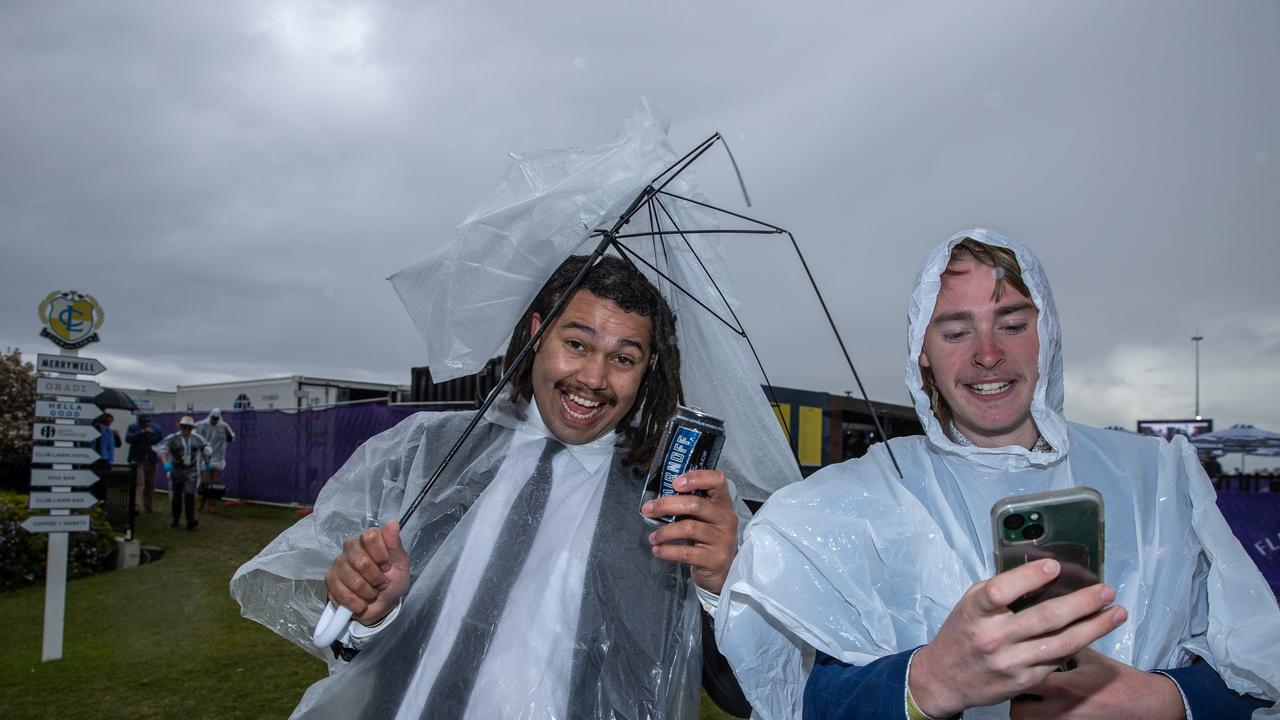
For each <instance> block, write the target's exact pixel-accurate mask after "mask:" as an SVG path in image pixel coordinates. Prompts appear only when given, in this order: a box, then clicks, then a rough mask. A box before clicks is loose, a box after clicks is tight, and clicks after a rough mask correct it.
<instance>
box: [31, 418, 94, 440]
mask: <svg viewBox="0 0 1280 720" xmlns="http://www.w3.org/2000/svg"><path fill="white" fill-rule="evenodd" d="M31 436H32V437H34V438H35V439H36V440H48V441H49V442H53V441H54V440H59V441H66V442H93V441H94V440H97V439H98V437H99V434H98V429H97V428H95V427H93V426H92V425H55V424H53V423H36V425H35V427H34V428H32V430H31Z"/></svg>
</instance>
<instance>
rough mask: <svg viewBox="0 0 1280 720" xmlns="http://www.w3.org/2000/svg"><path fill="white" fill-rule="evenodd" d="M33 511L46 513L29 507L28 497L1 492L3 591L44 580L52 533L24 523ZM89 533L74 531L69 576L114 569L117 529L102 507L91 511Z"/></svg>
mask: <svg viewBox="0 0 1280 720" xmlns="http://www.w3.org/2000/svg"><path fill="white" fill-rule="evenodd" d="M32 514H44V511H43V510H40V511H36V512H35V513H32V511H31V510H30V509H29V508H28V507H27V496H26V495H20V494H18V493H10V492H0V590H13V589H15V588H20V587H26V586H27V585H35V584H37V583H40V582H42V581H43V580H44V571H45V566H46V562H47V557H46V553H47V548H48V544H49V536H48V535H47V534H46V533H29V532H27V531H26V530H23V529H22V522H23V521H24V520H26V519H27V518H28V517H31V515H32ZM89 518H90V520H89V532H82V533H71V542H70V548H69V551H68V553H67V554H68V558H67V577H69V578H71V579H75V578H81V577H87V576H89V575H92V574H94V573H96V572H102V571H103V570H110V569H112V567H114V565H113V562H112V561H113V553H114V552H115V539H114V538H115V532H114V531H113V530H112V529H111V525H110V524H109V523H108V522H107V517H106V515H105V514H104V513H103V512H102V508H98V507H95V508H93V509H92V510H90V511H89Z"/></svg>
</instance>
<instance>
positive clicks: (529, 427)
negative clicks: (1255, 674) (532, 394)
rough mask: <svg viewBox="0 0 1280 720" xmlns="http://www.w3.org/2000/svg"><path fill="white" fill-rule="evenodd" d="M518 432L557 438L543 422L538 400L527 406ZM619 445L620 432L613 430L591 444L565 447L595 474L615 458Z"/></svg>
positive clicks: (518, 426)
mask: <svg viewBox="0 0 1280 720" xmlns="http://www.w3.org/2000/svg"><path fill="white" fill-rule="evenodd" d="M516 432H518V433H521V434H523V435H526V436H529V437H536V438H549V437H555V435H553V434H552V432H551V430H550V429H548V428H547V424H546V423H545V422H543V421H542V414H541V413H539V412H538V402H537V400H530V401H529V402H528V403H527V404H526V405H525V411H524V422H522V423H520V424H519V425H517V426H516ZM558 439H559V438H557V440H558ZM617 445H618V432H617V430H616V429H611V430H609V432H607V433H605V434H604V435H601V436H600V437H598V438H596V439H595V440H592V441H591V442H589V443H583V444H581V445H569V444H567V443H566V444H565V447H566V448H568V449H569V453H570V454H571V455H573V456H574V457H575V458H577V460H578V462H579V463H580V464H581V465H582V466H583V467H584V468H586V469H587V470H589V471H591V472H595V471H597V470H599V469H600V466H601V465H602V464H604V463H605V462H606V461H608V460H611V459H612V458H613V453H614V452H615V451H616V450H617Z"/></svg>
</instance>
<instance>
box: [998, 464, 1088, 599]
mask: <svg viewBox="0 0 1280 720" xmlns="http://www.w3.org/2000/svg"><path fill="white" fill-rule="evenodd" d="M1104 518H1105V515H1103V505H1102V494H1101V493H1099V492H1098V491H1097V490H1094V489H1093V488H1090V487H1078V488H1068V489H1066V490H1053V491H1050V492H1043V493H1035V494H1032V495H1019V496H1014V497H1007V498H1004V499H1002V500H997V501H996V503H995V505H993V506H992V507H991V532H992V535H993V537H994V540H995V542H993V543H992V547H993V548H995V556H996V572H998V573H1002V572H1005V571H1006V570H1012V569H1014V568H1016V567H1019V566H1021V565H1025V564H1027V563H1029V562H1034V561H1036V560H1042V559H1044V558H1053V559H1055V560H1057V561H1058V562H1060V563H1062V571H1061V572H1060V573H1059V574H1058V577H1057V578H1055V579H1054V581H1053V582H1052V583H1049V584H1048V585H1046V586H1044V587H1042V588H1039V589H1037V590H1035V591H1033V592H1030V593H1028V594H1026V595H1024V596H1022V597H1021V598H1018V599H1017V600H1016V601H1014V603H1013V604H1011V605H1010V606H1009V609H1010V610H1013V611H1014V612H1017V611H1019V610H1021V609H1023V608H1027V607H1030V606H1032V605H1035V604H1036V603H1038V602H1043V601H1045V600H1049V599H1051V598H1056V597H1061V596H1062V595H1067V594H1069V593H1072V592H1075V591H1076V590H1079V589H1081V588H1085V587H1089V586H1090V585H1096V584H1097V583H1100V582H1102V577H1103V575H1102V558H1103V552H1104V551H1105V545H1104V535H1105V533H1104V527H1103V524H1104Z"/></svg>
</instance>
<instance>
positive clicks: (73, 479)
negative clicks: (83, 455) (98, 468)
mask: <svg viewBox="0 0 1280 720" xmlns="http://www.w3.org/2000/svg"><path fill="white" fill-rule="evenodd" d="M98 479H99V478H98V475H97V473H95V472H94V471H92V470H43V469H39V468H33V469H32V470H31V485H32V486H33V487H35V486H39V487H89V486H91V485H93V484H94V483H96V482H98Z"/></svg>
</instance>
